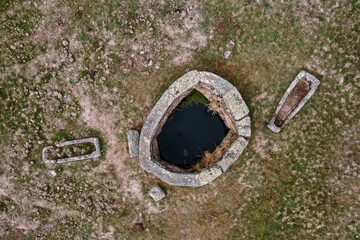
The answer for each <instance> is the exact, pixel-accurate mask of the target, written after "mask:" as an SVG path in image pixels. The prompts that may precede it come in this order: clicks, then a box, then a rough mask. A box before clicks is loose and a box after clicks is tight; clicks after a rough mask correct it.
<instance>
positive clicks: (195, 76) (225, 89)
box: [139, 71, 251, 187]
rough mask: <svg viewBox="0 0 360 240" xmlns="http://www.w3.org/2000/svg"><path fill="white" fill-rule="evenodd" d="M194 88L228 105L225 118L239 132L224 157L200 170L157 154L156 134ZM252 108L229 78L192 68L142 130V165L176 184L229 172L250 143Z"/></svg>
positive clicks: (193, 183)
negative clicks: (181, 168) (188, 168)
mask: <svg viewBox="0 0 360 240" xmlns="http://www.w3.org/2000/svg"><path fill="white" fill-rule="evenodd" d="M192 90H197V91H199V92H201V93H202V94H203V95H204V96H205V97H206V98H207V99H208V100H209V101H210V102H211V101H218V102H220V103H221V104H222V106H223V107H224V109H225V110H224V113H223V114H222V116H221V117H222V119H223V120H224V122H225V123H226V125H227V126H228V127H229V128H230V129H232V130H233V132H234V133H235V135H236V138H234V139H235V140H233V141H232V142H231V144H230V147H228V148H227V150H226V151H225V153H224V154H223V155H222V157H221V159H220V160H219V161H217V162H216V163H215V164H213V165H212V166H210V167H207V168H203V169H201V171H200V172H181V171H179V170H178V169H176V168H174V167H173V166H170V165H169V164H168V163H166V162H164V161H162V160H161V159H160V158H159V156H158V154H157V149H156V148H157V142H156V137H157V136H158V134H159V132H160V131H161V129H162V126H163V125H164V123H165V121H166V120H167V117H168V116H169V115H170V113H171V112H172V110H173V109H174V108H175V107H176V106H177V105H178V104H179V102H181V100H182V99H183V98H184V97H186V96H187V95H188V94H189V93H190V92H191V91H192ZM248 114H249V109H248V107H247V106H246V103H245V101H244V100H243V99H242V97H241V95H240V93H239V91H238V90H237V89H236V88H235V87H234V86H233V85H232V84H230V83H229V82H228V81H226V80H224V79H223V78H221V77H219V76H217V75H215V74H213V73H210V72H199V71H191V72H188V73H186V74H185V75H183V76H182V77H181V78H179V79H178V80H177V81H175V82H174V83H173V84H172V85H171V86H170V87H169V88H168V89H167V90H166V91H165V93H164V94H163V95H162V97H161V98H160V100H159V101H158V102H157V103H156V105H155V107H154V108H153V109H152V111H151V112H150V114H149V116H148V117H147V119H146V121H145V123H144V126H143V128H142V131H141V134H140V143H139V160H140V166H141V167H142V168H143V169H144V170H146V171H147V172H150V173H152V174H154V175H156V176H157V177H159V178H160V179H161V180H162V181H164V182H166V183H168V184H170V185H176V186H192V187H198V186H202V185H205V184H207V183H209V182H211V181H213V180H214V179H215V178H217V177H219V176H220V175H221V174H222V173H223V172H225V171H226V170H227V169H228V168H229V166H230V165H231V164H232V163H233V162H234V161H236V160H237V159H238V158H239V156H240V154H241V153H242V151H243V150H244V148H245V147H246V146H247V144H248V138H249V137H250V135H251V128H250V125H251V122H250V117H249V116H248Z"/></svg>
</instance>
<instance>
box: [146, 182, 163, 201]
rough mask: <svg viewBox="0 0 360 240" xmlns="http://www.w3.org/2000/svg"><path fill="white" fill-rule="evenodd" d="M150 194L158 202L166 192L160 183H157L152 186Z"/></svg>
mask: <svg viewBox="0 0 360 240" xmlns="http://www.w3.org/2000/svg"><path fill="white" fill-rule="evenodd" d="M149 195H150V197H152V199H154V200H155V202H158V201H160V200H161V199H163V198H164V197H165V193H164V191H163V190H162V189H161V188H160V187H159V185H155V186H153V187H152V188H150V190H149Z"/></svg>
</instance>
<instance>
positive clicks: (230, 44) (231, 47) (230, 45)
mask: <svg viewBox="0 0 360 240" xmlns="http://www.w3.org/2000/svg"><path fill="white" fill-rule="evenodd" d="M234 46H235V43H234V41H233V40H230V42H228V43H227V44H226V48H229V49H233V48H234Z"/></svg>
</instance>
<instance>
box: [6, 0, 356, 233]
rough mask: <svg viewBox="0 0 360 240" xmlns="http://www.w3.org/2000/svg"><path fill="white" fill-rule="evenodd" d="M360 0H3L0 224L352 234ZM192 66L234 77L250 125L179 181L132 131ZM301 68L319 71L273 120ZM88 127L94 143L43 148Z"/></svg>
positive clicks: (58, 229) (28, 229)
mask: <svg viewBox="0 0 360 240" xmlns="http://www.w3.org/2000/svg"><path fill="white" fill-rule="evenodd" d="M359 16H360V3H359V2H358V1H346V0H342V1H336V0H330V1H320V0H316V1H315V0H311V1H308V0H306V1H305V0H302V1H281V2H280V1H268V0H263V1H252V0H245V1H234V0H229V1H216V0H215V1H171V0H164V1H136V0H135V1H132V0H124V1H113V0H102V1H90V0H76V1H73V0H59V1H55V0H46V1H45V0H43V1H42V0H29V1H22V0H12V1H10V0H1V2H0V22H1V24H0V239H359V238H360V216H359V215H360V157H359V156H360V138H359V136H360V115H359V112H360V108H359V102H360V100H359V96H360V93H359V87H360V81H359V79H360V64H359V62H360V61H359V60H360V59H359V57H360V56H359V53H360V47H359V46H360V18H359ZM231 40H232V41H234V43H235V46H234V48H232V49H230V48H229V46H227V44H228V43H229V42H230V41H231ZM226 51H231V55H230V56H229V57H228V58H225V57H224V53H225V52H226ZM194 69H196V70H206V71H210V72H213V73H215V74H217V75H219V76H221V77H223V78H225V79H226V80H228V81H230V82H231V83H232V84H233V85H234V86H236V87H237V88H238V89H239V91H240V93H241V94H242V96H243V98H244V99H245V101H246V103H247V105H248V106H249V109H250V117H251V121H252V126H251V129H252V136H251V138H250V141H249V145H248V146H247V148H246V149H245V151H244V152H243V153H242V155H241V156H240V158H239V159H238V160H237V162H236V163H235V164H234V165H232V166H231V167H230V169H229V170H228V172H226V173H225V174H223V175H222V176H221V177H219V178H218V179H216V180H215V181H213V182H212V183H210V184H208V185H206V186H203V187H200V188H187V187H174V186H169V185H166V184H165V183H163V182H161V181H160V180H159V179H158V178H156V177H155V176H153V175H151V174H148V173H146V172H144V171H143V170H142V169H141V168H140V166H139V161H138V158H131V157H130V156H129V154H128V151H127V139H126V132H127V131H128V130H129V129H137V130H141V126H142V124H143V123H144V121H145V119H146V117H147V115H148V113H149V112H150V110H151V108H152V107H153V106H154V105H155V104H156V101H157V100H158V99H159V98H160V97H161V95H162V93H163V92H164V91H165V90H166V89H167V87H168V86H169V85H170V84H171V83H172V82H174V81H175V80H176V79H177V78H178V77H180V76H182V75H183V74H184V73H185V72H186V71H188V70H194ZM301 70H306V71H308V72H310V73H311V74H313V75H315V76H316V77H317V78H318V79H319V80H320V81H321V84H320V87H319V89H318V90H317V92H316V93H315V95H314V96H313V97H312V98H311V100H310V101H309V102H308V103H307V104H306V105H305V106H304V108H303V109H302V110H301V111H300V112H299V113H298V114H297V115H296V116H295V118H294V119H293V120H292V121H291V122H290V124H289V125H287V126H286V127H285V128H284V129H283V130H282V132H281V133H279V134H275V133H273V132H271V131H270V130H269V129H268V128H267V127H266V125H267V123H268V121H269V120H270V118H271V116H272V114H273V112H274V111H275V108H276V106H277V104H278V102H279V100H280V98H281V97H282V95H283V93H284V91H285V90H286V89H287V87H288V86H289V84H290V83H291V81H292V80H293V79H294V78H295V76H296V75H297V74H298V72H299V71H301ZM92 136H96V137H99V138H100V139H101V146H102V156H101V157H100V158H99V159H95V160H89V161H79V162H74V163H68V164H57V165H55V164H54V165H46V164H44V163H43V162H42V159H41V150H42V148H44V147H45V146H49V145H52V144H54V143H55V142H59V141H64V140H71V139H76V138H81V137H92ZM154 184H159V185H160V186H161V187H162V188H163V189H164V190H165V192H166V198H165V199H163V200H161V201H160V202H157V203H156V202H154V201H153V200H152V199H151V198H150V197H149V196H148V194H147V192H148V189H149V188H150V187H151V186H153V185H154ZM141 224H142V225H141ZM139 226H143V227H139Z"/></svg>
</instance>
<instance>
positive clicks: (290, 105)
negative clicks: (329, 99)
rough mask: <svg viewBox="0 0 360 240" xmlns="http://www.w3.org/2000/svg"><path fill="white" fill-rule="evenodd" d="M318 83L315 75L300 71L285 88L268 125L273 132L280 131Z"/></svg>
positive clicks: (312, 93) (308, 97) (313, 91)
mask: <svg viewBox="0 0 360 240" xmlns="http://www.w3.org/2000/svg"><path fill="white" fill-rule="evenodd" d="M319 85H320V81H319V80H318V79H317V78H316V77H314V76H313V75H311V74H310V73H308V72H305V71H301V72H300V73H299V74H298V75H297V76H296V77H295V79H294V80H293V81H292V82H291V84H290V86H289V87H288V89H286V92H285V94H284V96H283V97H282V98H281V100H280V102H279V105H278V106H277V108H276V111H275V113H274V115H273V116H272V118H271V120H270V122H269V124H268V127H269V128H270V129H271V130H272V131H273V132H275V133H278V132H280V131H281V129H283V128H284V127H285V126H286V125H287V124H288V123H289V122H290V121H291V119H292V118H293V117H294V116H295V115H296V113H298V112H299V111H300V109H301V108H302V107H303V106H304V105H305V103H306V102H307V101H309V99H310V98H311V97H312V96H313V95H314V93H315V91H316V90H317V88H318V87H319Z"/></svg>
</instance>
